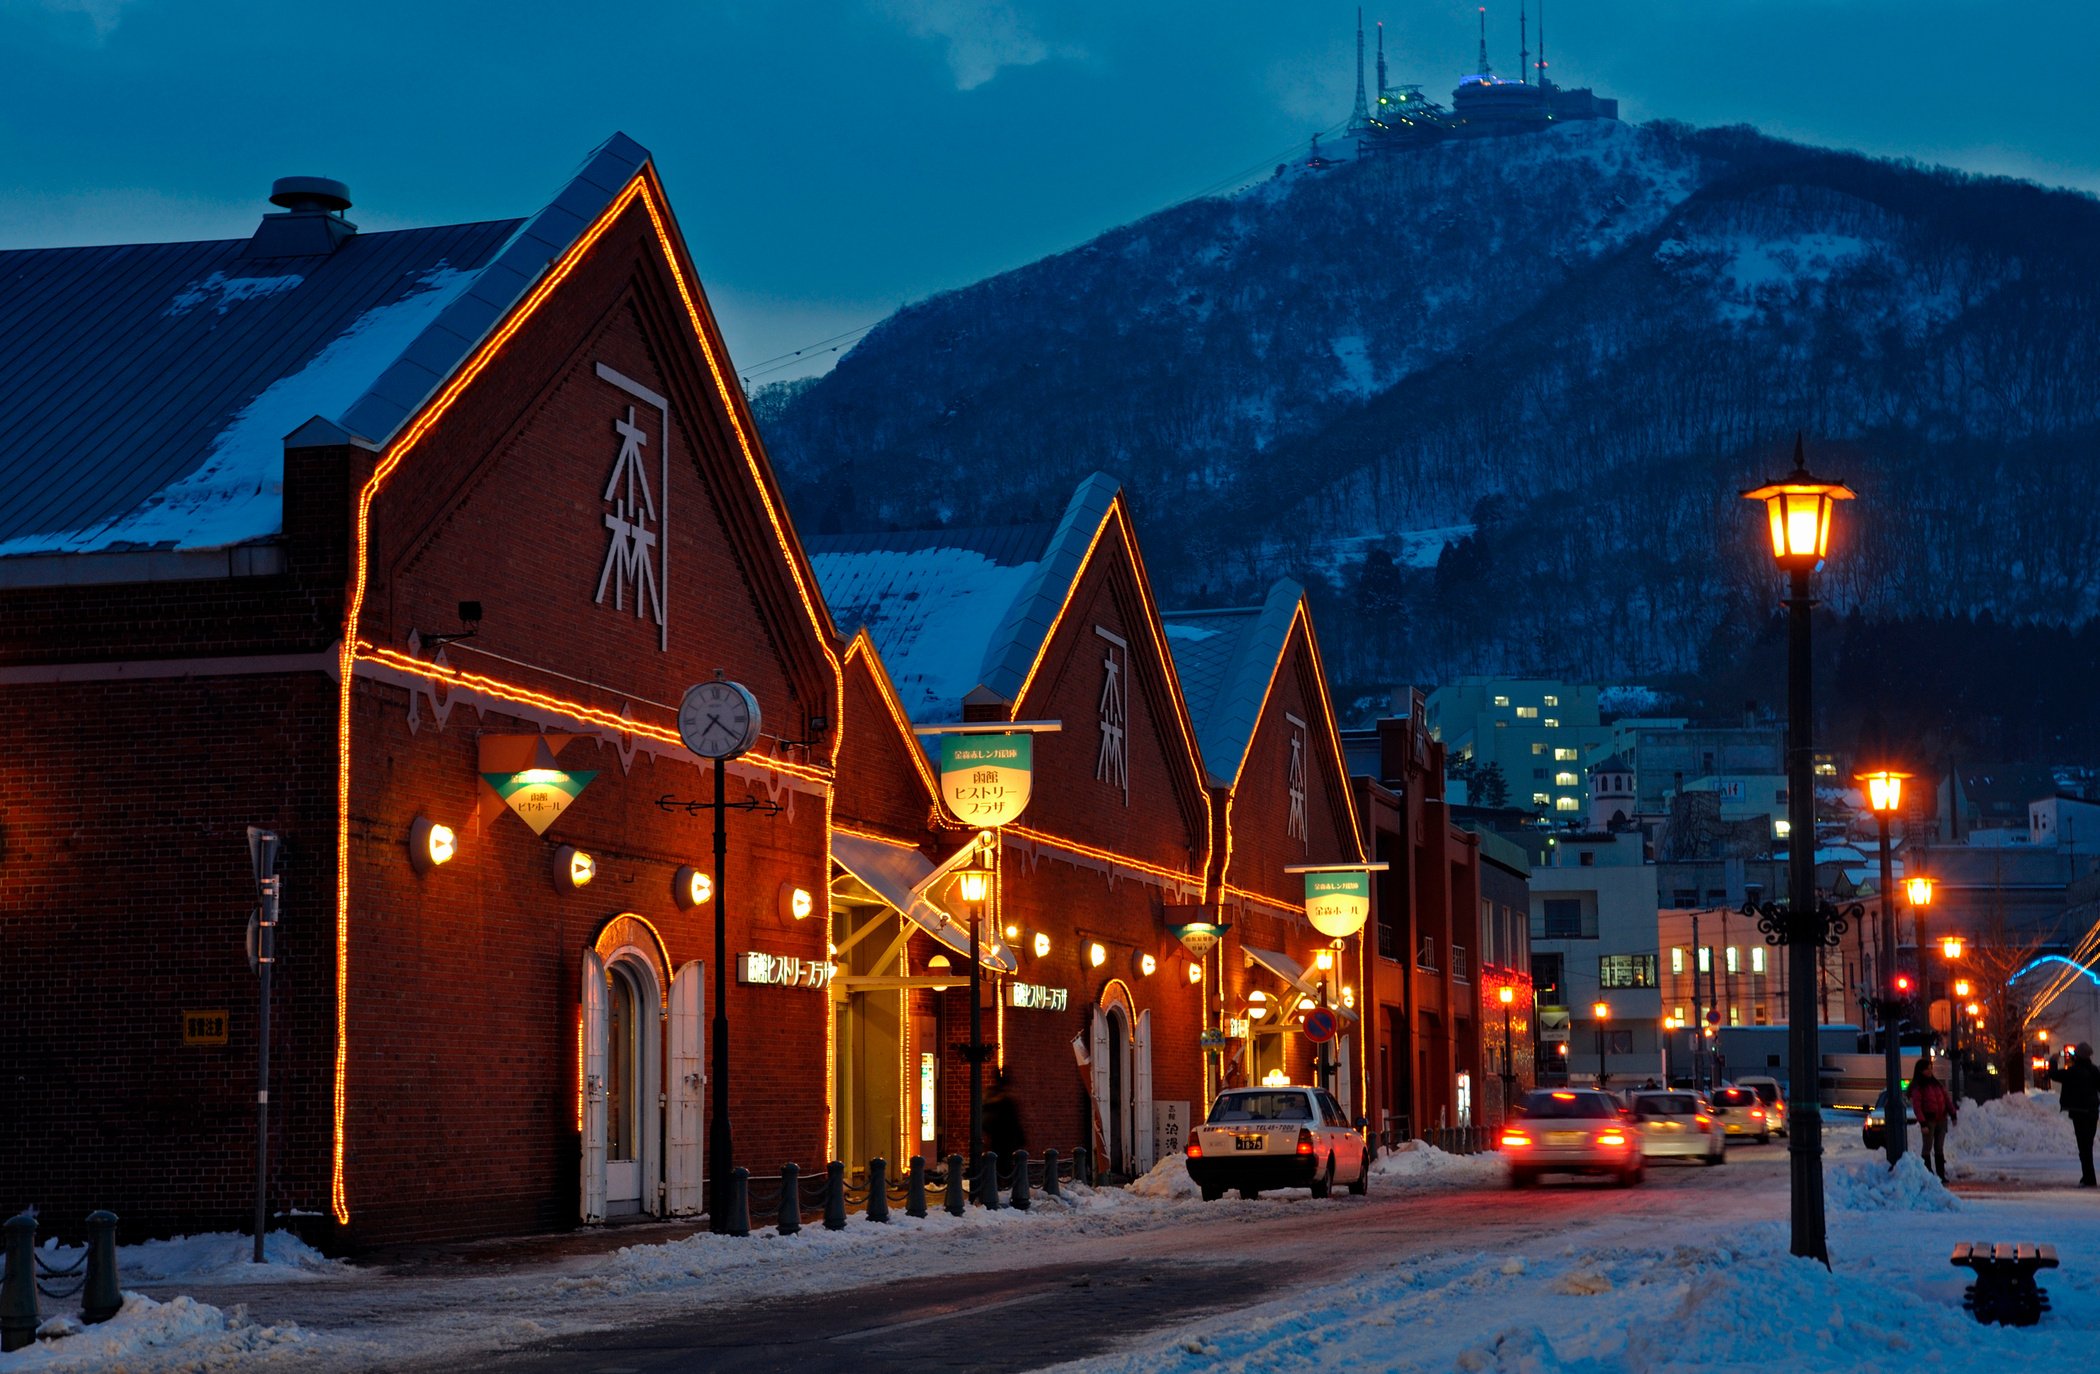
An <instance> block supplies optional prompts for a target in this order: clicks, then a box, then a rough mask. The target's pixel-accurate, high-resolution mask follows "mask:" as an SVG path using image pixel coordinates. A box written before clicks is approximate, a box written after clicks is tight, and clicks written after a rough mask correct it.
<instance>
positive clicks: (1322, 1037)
mask: <svg viewBox="0 0 2100 1374" xmlns="http://www.w3.org/2000/svg"><path fill="white" fill-rule="evenodd" d="M1339 1024H1340V1023H1339V1022H1337V1021H1336V1020H1335V1015H1334V1013H1333V1012H1331V1011H1329V1010H1328V1009H1327V1008H1325V1007H1314V1008H1313V1009H1312V1010H1311V1011H1309V1012H1307V1013H1305V1038H1306V1039H1308V1040H1310V1041H1312V1042H1313V1043H1314V1044H1319V1043H1320V1042H1322V1041H1326V1040H1332V1039H1334V1032H1335V1030H1336V1028H1337V1027H1338V1025H1339Z"/></svg>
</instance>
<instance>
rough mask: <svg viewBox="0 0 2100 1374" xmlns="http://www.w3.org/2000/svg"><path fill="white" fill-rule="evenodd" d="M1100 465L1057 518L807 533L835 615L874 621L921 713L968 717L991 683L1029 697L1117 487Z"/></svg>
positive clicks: (906, 699) (889, 664)
mask: <svg viewBox="0 0 2100 1374" xmlns="http://www.w3.org/2000/svg"><path fill="white" fill-rule="evenodd" d="M1121 490H1122V488H1121V486H1120V485H1119V484H1118V483H1117V481H1116V479H1115V478H1113V477H1110V476H1108V475H1107V474H1105V473H1098V472H1097V473H1095V474H1093V475H1092V476H1090V477H1088V478H1087V479H1086V480H1085V481H1083V482H1081V483H1080V484H1079V487H1078V489H1077V490H1076V491H1075V492H1074V493H1073V495H1072V499H1071V501H1070V502H1069V503H1067V505H1066V506H1065V511H1064V514H1063V516H1062V517H1061V518H1060V519H1059V520H1058V522H1057V524H1056V525H1055V526H1044V525H1009V526H992V527H986V528H978V529H943V530H904V531H892V532H889V533H884V534H846V535H818V536H815V537H805V538H804V539H803V541H802V542H803V547H804V549H805V550H806V551H807V552H808V554H809V559H810V563H811V565H812V566H814V567H815V568H816V571H817V580H818V582H819V583H821V584H822V586H823V588H824V598H825V600H826V601H828V602H829V603H830V605H831V611H832V618H833V619H834V620H835V621H837V623H838V624H839V626H840V627H841V628H842V629H845V630H847V631H849V632H850V631H851V630H852V629H854V628H856V627H859V626H865V627H866V628H867V630H868V634H869V636H870V638H872V639H873V640H874V642H875V647H876V649H877V651H878V652H879V653H880V654H881V655H882V661H883V665H884V666H885V667H886V668H887V669H888V670H889V674H890V678H891V680H892V681H893V682H895V683H896V686H897V696H898V699H899V700H901V701H902V702H903V703H904V709H905V711H906V712H907V713H909V714H910V716H911V718H912V719H913V720H915V721H920V722H926V721H939V720H960V719H961V718H962V707H963V699H964V698H965V697H967V696H969V695H970V694H971V693H972V692H973V691H975V690H976V689H978V688H980V687H982V688H984V689H985V690H987V691H989V692H991V693H992V694H994V695H995V696H997V697H998V698H999V699H1000V700H1002V701H1006V702H1013V701H1016V700H1018V699H1019V698H1020V694H1021V687H1022V684H1023V683H1024V682H1026V680H1027V677H1028V670H1029V669H1030V667H1032V666H1033V665H1034V663H1035V661H1036V658H1037V657H1038V656H1039V655H1040V654H1041V653H1042V649H1043V644H1044V641H1045V640H1046V639H1047V638H1048V637H1049V634H1050V628H1051V626H1053V625H1054V624H1056V622H1057V615H1058V612H1059V611H1060V610H1062V609H1063V608H1064V604H1065V601H1066V600H1067V599H1068V598H1069V597H1070V596H1071V592H1072V584H1073V582H1074V581H1075V580H1076V579H1077V578H1078V576H1079V570H1080V569H1081V568H1082V567H1083V566H1084V565H1085V563H1086V555H1087V551H1088V550H1089V549H1091V548H1092V547H1093V544H1094V540H1095V538H1096V537H1097V536H1098V535H1099V534H1100V532H1101V529H1102V526H1103V524H1104V522H1106V521H1107V519H1108V515H1109V511H1110V509H1111V507H1113V506H1114V504H1115V500H1116V494H1117V493H1118V492H1119V491H1121Z"/></svg>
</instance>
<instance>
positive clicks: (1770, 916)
mask: <svg viewBox="0 0 2100 1374" xmlns="http://www.w3.org/2000/svg"><path fill="white" fill-rule="evenodd" d="M1852 495H1853V493H1852V490H1851V488H1849V487H1847V486H1846V485H1845V484H1844V483H1842V482H1827V481H1824V480H1822V479H1820V478H1818V477H1816V476H1815V475H1814V474H1812V473H1810V472H1809V470H1808V464H1807V461H1806V459H1805V457H1804V456H1803V447H1802V442H1801V439H1800V438H1799V437H1798V436H1797V437H1796V438H1795V440H1794V470H1793V471H1792V472H1791V473H1789V474H1787V476H1786V477H1784V478H1782V479H1781V480H1779V481H1777V482H1768V483H1766V484H1765V485H1764V486H1761V487H1755V488H1752V489H1751V490H1749V491H1746V492H1744V493H1743V496H1744V497H1745V498H1746V499H1748V500H1752V501H1762V502H1764V505H1765V518H1766V523H1767V525H1768V527H1769V530H1770V533H1771V539H1772V558H1773V561H1774V562H1775V563H1777V564H1778V566H1779V568H1780V570H1781V571H1783V572H1785V573H1786V574H1787V578H1788V595H1787V599H1786V608H1787V857H1788V878H1787V901H1786V903H1785V905H1784V906H1783V907H1782V906H1781V905H1780V904H1778V903H1776V902H1768V903H1766V904H1765V905H1764V907H1763V908H1762V912H1763V915H1762V919H1761V920H1760V922H1759V924H1760V926H1761V927H1762V928H1763V930H1764V932H1765V935H1766V938H1767V939H1770V940H1773V941H1775V942H1777V943H1781V944H1785V945H1786V946H1787V947H1788V951H1789V953H1788V958H1789V960H1790V968H1789V980H1788V981H1789V982H1790V984H1791V987H1790V989H1789V1006H1788V1008H1787V1033H1788V1040H1789V1046H1788V1048H1789V1051H1790V1053H1789V1056H1788V1058H1789V1062H1790V1070H1789V1073H1788V1077H1787V1155H1788V1161H1789V1164H1790V1166H1791V1176H1792V1197H1793V1209H1792V1210H1793V1215H1792V1232H1793V1234H1792V1247H1791V1248H1792V1251H1793V1253H1794V1254H1796V1255H1801V1256H1806V1257H1808V1258H1812V1259H1818V1260H1822V1261H1823V1262H1824V1263H1825V1264H1828V1263H1829V1262H1830V1255H1829V1250H1828V1248H1827V1246H1826V1245H1825V1243H1824V1234H1823V1112H1822V1106H1821V1104H1820V1103H1819V1102H1818V1100H1817V1098H1818V1093H1817V1087H1818V1082H1819V1066H1820V1064H1821V1062H1822V1057H1821V1054H1820V1053H1819V1046H1818V1044H1817V1023H1818V1020H1819V1017H1818V1008H1817V1006H1816V1000H1817V998H1816V994H1817V989H1818V987H1819V985H1820V980H1819V978H1818V976H1817V975H1818V973H1819V972H1820V970H1819V967H1818V966H1819V964H1820V962H1821V959H1820V955H1821V952H1822V948H1823V945H1824V943H1825V942H1826V941H1827V940H1835V938H1836V934H1835V933H1833V930H1832V927H1833V926H1836V928H1837V932H1839V933H1841V932H1842V930H1843V921H1842V918H1841V917H1839V916H1838V914H1837V913H1836V911H1835V910H1831V909H1826V908H1825V906H1824V905H1823V903H1822V902H1820V901H1819V900H1818V897H1817V893H1816V802H1815V736H1814V730H1813V726H1812V719H1813V711H1814V692H1813V681H1812V678H1811V663H1812V659H1811V657H1810V651H1811V645H1810V638H1809V610H1810V608H1811V607H1813V606H1814V605H1815V600H1814V598H1813V597H1812V596H1810V594H1809V578H1810V576H1811V575H1812V574H1813V573H1814V572H1815V570H1816V569H1817V568H1819V567H1821V566H1822V564H1823V559H1824V558H1825V557H1826V556H1827V555H1828V554H1829V552H1830V526H1831V517H1832V515H1833V514H1834V513H1835V511H1836V509H1837V503H1838V502H1840V501H1849V500H1851V499H1852Z"/></svg>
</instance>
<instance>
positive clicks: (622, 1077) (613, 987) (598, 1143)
mask: <svg viewBox="0 0 2100 1374" xmlns="http://www.w3.org/2000/svg"><path fill="white" fill-rule="evenodd" d="M664 962H665V961H664V958H663V942H662V940H661V939H660V938H659V937H658V936H657V934H656V931H655V929H654V928H653V927H651V926H650V925H649V923H648V922H646V921H644V920H642V919H641V918H640V917H637V916H634V915H632V914H631V913H622V914H620V915H618V916H616V917H613V918H612V919H611V920H609V921H608V922H607V923H606V925H605V926H604V928H603V929H601V930H600V931H599V933H598V938H597V940H596V941H594V942H593V944H592V945H591V946H590V947H588V948H586V949H585V950H584V951H583V980H582V981H583V987H582V1018H581V1022H582V1023H581V1025H580V1026H579V1027H578V1032H579V1035H578V1039H579V1041H580V1043H579V1045H578V1051H579V1058H580V1060H581V1063H580V1064H579V1066H578V1068H579V1071H580V1075H581V1081H580V1082H579V1084H578V1085H577V1086H578V1096H579V1105H580V1109H581V1110H580V1113H579V1115H580V1120H579V1122H578V1124H579V1126H580V1128H581V1135H582V1142H581V1144H582V1149H581V1161H580V1167H581V1174H582V1177H581V1179H580V1183H581V1188H580V1190H579V1191H580V1194H581V1197H580V1204H581V1205H580V1213H581V1215H582V1218H583V1219H584V1220H585V1221H604V1220H607V1219H609V1218H615V1217H621V1216H634V1215H638V1214H643V1213H647V1214H649V1215H662V1214H663V1213H664V1211H665V1209H666V1197H665V1190H664V1169H663V1144H664V1132H665V1126H666V1119H665V1110H664V1109H665V1106H666V1096H667V1095H666V1092H665V1088H666V1080H665V1075H664V1055H665V1050H664V1033H665V1028H666V1024H667V1023H668V1022H669V1021H671V1020H672V1019H673V1018H672V1017H671V1015H670V1010H671V1009H670V1006H669V999H668V998H667V997H666V995H665V994H666V991H667V987H666V982H667V979H666V972H665V968H664ZM688 969H689V970H691V971H692V972H693V974H694V975H695V976H696V990H697V966H691V965H689V966H688ZM685 973H686V971H683V970H682V971H681V975H682V976H681V979H680V981H681V982H683V981H684V975H685ZM680 991H681V992H683V991H685V990H684V989H680ZM687 1001H692V1002H693V1007H692V1011H693V1012H694V1013H695V1015H694V1016H692V1017H690V1018H687V1017H681V1018H678V1019H679V1020H680V1021H681V1023H683V1022H686V1021H688V1020H690V1021H692V1022H694V1023H695V1024H692V1025H684V1024H681V1026H680V1027H678V1028H676V1029H677V1030H678V1032H679V1037H678V1038H679V1039H680V1040H681V1042H683V1041H684V1040H692V1041H693V1045H692V1047H691V1048H692V1053H691V1054H690V1055H685V1054H683V1053H682V1052H681V1055H680V1058H681V1063H683V1061H684V1059H685V1058H688V1057H689V1058H691V1059H693V1060H694V1061H695V1067H697V1059H698V1052H697V1050H698V1044H697V1024H696V1023H697V1011H698V1003H697V999H693V998H686V997H681V998H680V1006H681V1009H683V1008H684V1004H685V1003H686V1002H687ZM693 1077H694V1078H695V1079H697V1073H695V1074H694V1075H693ZM684 1086H686V1085H683V1084H681V1091H680V1092H679V1093H678V1094H677V1096H678V1099H679V1100H678V1102H677V1103H674V1104H672V1105H673V1108H674V1110H673V1118H672V1124H673V1125H674V1126H676V1125H678V1124H679V1123H680V1121H681V1120H682V1118H683V1117H684V1116H685V1115H687V1113H686V1112H685V1111H684V1110H683V1109H684V1108H685V1107H686V1105H687V1104H686V1102H685V1099H686V1098H687V1097H688V1096H692V1095H693V1094H689V1093H687V1092H685V1091H683V1088H684ZM695 1091H697V1090H695ZM692 1105H693V1106H695V1107H697V1100H695V1102H694V1103H693V1104H692ZM680 1134H681V1135H682V1134H683V1132H681V1133H680ZM695 1134H697V1133H695ZM682 1143H683V1142H682V1141H679V1140H674V1141H673V1147H674V1148H681V1146H682ZM695 1148H697V1147H696V1146H695ZM681 1210H690V1208H683V1209H681Z"/></svg>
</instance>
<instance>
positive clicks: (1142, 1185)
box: [1124, 1154, 1203, 1202]
mask: <svg viewBox="0 0 2100 1374" xmlns="http://www.w3.org/2000/svg"><path fill="white" fill-rule="evenodd" d="M1124 1191H1125V1192H1128V1193H1133V1194H1135V1195H1136V1196H1138V1197H1150V1198H1163V1199H1165V1200H1167V1201H1170V1202H1186V1201H1191V1200H1195V1199H1199V1198H1201V1197H1202V1196H1203V1190H1202V1189H1201V1188H1199V1187H1197V1186H1196V1180H1194V1179H1192V1178H1190V1177H1189V1162H1188V1159H1187V1158H1186V1157H1185V1156H1183V1155H1180V1154H1171V1155H1168V1156H1167V1157H1166V1158H1165V1159H1162V1160H1161V1161H1160V1162H1159V1163H1157V1164H1155V1165H1153V1166H1152V1168H1151V1170H1150V1172H1148V1173H1147V1174H1146V1175H1145V1176H1144V1177H1143V1178H1140V1179H1138V1180H1136V1181H1135V1182H1133V1183H1132V1184H1131V1185H1130V1186H1129V1187H1128V1188H1126V1189H1125V1190H1124Z"/></svg>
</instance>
